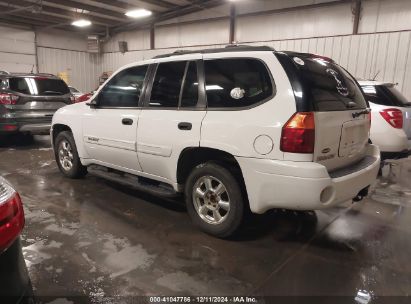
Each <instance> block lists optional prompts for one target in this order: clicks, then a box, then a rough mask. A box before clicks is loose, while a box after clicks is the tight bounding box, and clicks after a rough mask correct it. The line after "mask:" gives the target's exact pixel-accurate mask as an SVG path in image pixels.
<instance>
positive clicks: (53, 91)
mask: <svg viewBox="0 0 411 304" xmlns="http://www.w3.org/2000/svg"><path fill="white" fill-rule="evenodd" d="M9 85H10V89H11V90H12V91H15V92H18V93H22V94H27V95H40V96H53V95H65V94H68V93H70V90H69V88H68V86H67V84H66V83H65V82H64V81H63V80H61V79H50V78H46V77H44V78H43V77H15V78H10V79H9Z"/></svg>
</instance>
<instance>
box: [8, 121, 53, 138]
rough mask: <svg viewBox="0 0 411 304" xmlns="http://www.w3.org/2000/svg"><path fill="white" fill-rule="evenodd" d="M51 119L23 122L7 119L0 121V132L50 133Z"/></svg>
mask: <svg viewBox="0 0 411 304" xmlns="http://www.w3.org/2000/svg"><path fill="white" fill-rule="evenodd" d="M50 128H51V120H50V121H47V122H44V121H42V122H35V121H30V122H24V121H12V120H10V121H8V122H4V121H3V122H1V123H0V133H3V134H10V133H17V132H27V133H32V134H44V135H46V134H50Z"/></svg>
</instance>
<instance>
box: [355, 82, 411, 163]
mask: <svg viewBox="0 0 411 304" xmlns="http://www.w3.org/2000/svg"><path fill="white" fill-rule="evenodd" d="M359 83H360V85H361V87H362V89H363V91H364V94H365V98H366V99H367V101H368V102H369V103H370V107H371V110H372V125H371V134H370V138H371V141H372V142H373V143H374V144H376V145H377V146H378V147H379V148H380V150H381V152H382V153H383V157H384V158H386V157H387V158H390V157H395V158H396V157H401V156H407V155H408V154H409V153H410V150H411V102H409V101H408V100H407V99H406V98H405V97H404V96H403V95H402V94H401V92H400V91H398V90H397V89H396V88H395V85H394V84H393V83H386V82H379V81H359Z"/></svg>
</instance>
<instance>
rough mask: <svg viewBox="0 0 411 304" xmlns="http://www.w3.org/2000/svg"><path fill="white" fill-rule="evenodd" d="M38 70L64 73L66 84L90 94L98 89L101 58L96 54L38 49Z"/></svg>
mask: <svg viewBox="0 0 411 304" xmlns="http://www.w3.org/2000/svg"><path fill="white" fill-rule="evenodd" d="M37 54H38V62H39V70H40V71H41V72H42V73H52V74H56V75H57V74H58V73H61V72H66V73H67V75H68V84H69V85H72V86H74V87H76V88H77V89H78V90H80V91H82V92H90V91H92V90H95V89H96V88H97V87H98V76H99V75H100V74H101V65H102V64H101V63H102V60H101V59H102V58H101V56H100V55H98V54H89V53H87V52H83V51H71V50H62V49H53V48H48V47H38V48H37Z"/></svg>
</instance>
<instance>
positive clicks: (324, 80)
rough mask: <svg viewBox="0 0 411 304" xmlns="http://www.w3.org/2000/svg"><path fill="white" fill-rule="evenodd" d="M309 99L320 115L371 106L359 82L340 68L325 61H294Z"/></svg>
mask: <svg viewBox="0 0 411 304" xmlns="http://www.w3.org/2000/svg"><path fill="white" fill-rule="evenodd" d="M293 60H294V62H295V66H296V67H297V69H298V70H299V71H300V76H301V80H302V83H303V87H304V92H299V93H300V94H307V96H306V98H307V99H308V100H310V101H311V102H312V103H313V107H314V110H316V111H345V110H351V109H363V108H366V107H367V103H366V101H365V99H364V96H363V94H362V92H361V89H360V87H359V86H358V85H357V84H356V82H355V80H354V79H353V78H352V77H351V76H350V74H349V73H348V72H346V71H345V70H344V69H343V68H341V67H340V66H339V65H337V64H335V63H333V62H331V61H330V60H327V59H323V58H321V57H315V56H311V57H301V58H300V57H294V58H293Z"/></svg>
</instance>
